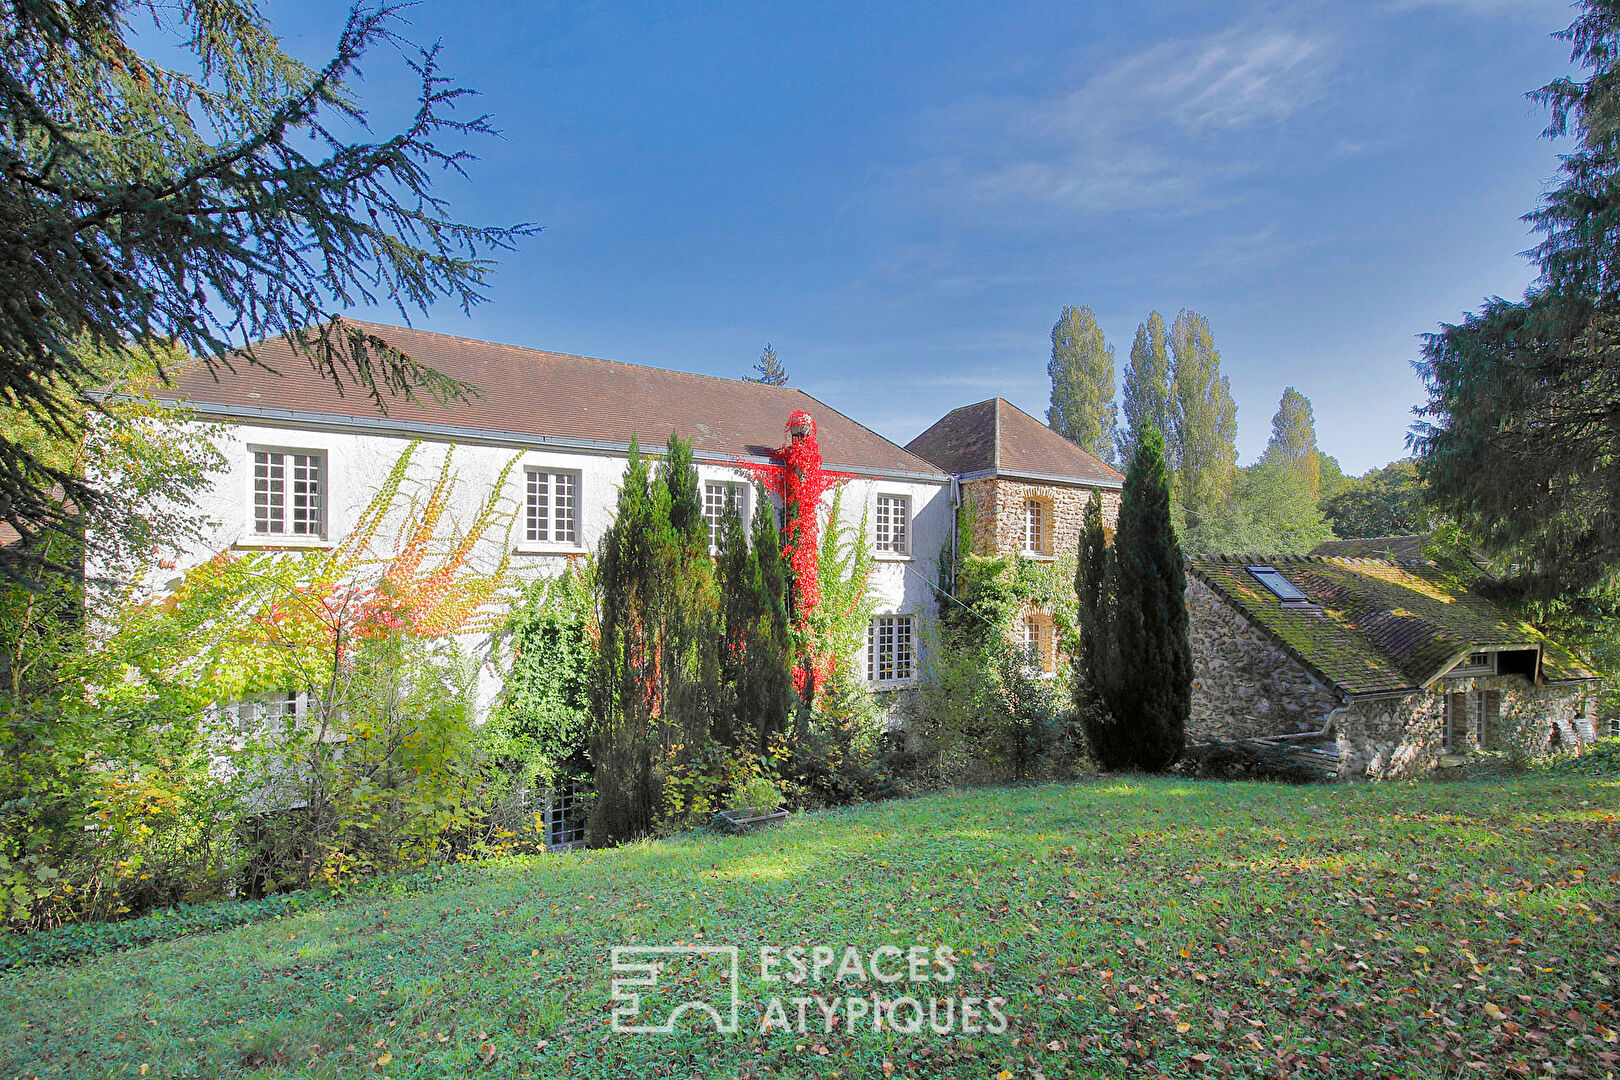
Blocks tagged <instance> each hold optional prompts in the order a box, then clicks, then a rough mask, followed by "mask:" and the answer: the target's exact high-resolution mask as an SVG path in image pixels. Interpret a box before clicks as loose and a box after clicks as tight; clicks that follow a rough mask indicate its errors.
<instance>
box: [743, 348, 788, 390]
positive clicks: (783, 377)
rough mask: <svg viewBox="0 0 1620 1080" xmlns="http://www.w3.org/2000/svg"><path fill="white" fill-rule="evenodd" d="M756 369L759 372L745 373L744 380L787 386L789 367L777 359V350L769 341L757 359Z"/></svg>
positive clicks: (767, 384)
mask: <svg viewBox="0 0 1620 1080" xmlns="http://www.w3.org/2000/svg"><path fill="white" fill-rule="evenodd" d="M754 370H755V371H757V372H758V373H759V374H757V375H744V376H743V381H744V382H757V383H764V384H765V385H766V386H786V385H787V383H788V373H787V368H786V367H784V366H783V364H782V361H781V360H779V359H777V357H776V350H775V349H774V348H773V347H772V346H771V345H770V343H769V342H767V343H766V344H765V349H764V351H763V352H761V353H760V354H759V359H758V360H757V361H755V363H754Z"/></svg>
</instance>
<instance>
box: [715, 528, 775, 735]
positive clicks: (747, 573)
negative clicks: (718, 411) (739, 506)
mask: <svg viewBox="0 0 1620 1080" xmlns="http://www.w3.org/2000/svg"><path fill="white" fill-rule="evenodd" d="M719 547H720V551H719V554H718V555H717V556H716V557H715V570H716V572H717V574H718V576H719V579H720V685H721V688H722V694H723V695H724V701H723V704H722V707H721V710H720V716H719V717H718V718H717V722H716V726H715V732H714V735H715V738H716V739H718V740H719V741H720V742H721V743H723V744H725V745H727V746H735V745H736V744H737V742H738V740H739V738H740V737H741V735H742V732H743V729H744V727H745V725H746V724H747V721H748V713H747V711H746V708H745V706H744V705H743V704H742V698H743V684H744V682H745V678H746V677H745V674H744V669H745V662H746V658H747V655H748V650H749V645H750V644H751V642H750V640H749V639H750V636H751V634H752V631H753V628H754V627H755V626H756V625H757V624H758V623H759V620H760V619H761V618H762V617H763V616H764V614H765V611H764V606H763V605H762V604H761V603H760V588H759V556H758V554H757V553H756V552H755V551H754V550H752V549H751V548H750V547H749V546H748V536H747V534H746V533H744V532H743V524H742V516H741V515H740V514H738V513H737V510H736V507H734V506H728V507H726V512H725V515H724V516H723V517H722V518H721V519H720V536H719Z"/></svg>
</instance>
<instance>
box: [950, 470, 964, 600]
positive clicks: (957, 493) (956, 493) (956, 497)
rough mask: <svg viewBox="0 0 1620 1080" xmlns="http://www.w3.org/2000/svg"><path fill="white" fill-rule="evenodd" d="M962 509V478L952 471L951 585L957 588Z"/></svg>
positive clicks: (960, 555) (960, 556)
mask: <svg viewBox="0 0 1620 1080" xmlns="http://www.w3.org/2000/svg"><path fill="white" fill-rule="evenodd" d="M961 509H962V480H961V478H960V477H958V476H957V475H956V474H955V473H952V474H951V578H952V580H951V587H952V588H955V586H956V580H955V578H956V564H957V562H958V561H960V560H961V558H962V553H961V550H960V548H961V544H962V537H961V535H960V533H961V530H960V529H959V528H958V526H960V525H961V523H962V515H961V513H960V511H961Z"/></svg>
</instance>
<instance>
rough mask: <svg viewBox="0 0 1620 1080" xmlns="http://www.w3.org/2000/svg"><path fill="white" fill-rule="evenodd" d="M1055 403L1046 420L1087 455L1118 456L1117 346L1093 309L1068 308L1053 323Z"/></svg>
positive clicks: (1050, 367) (1050, 366) (1048, 367)
mask: <svg viewBox="0 0 1620 1080" xmlns="http://www.w3.org/2000/svg"><path fill="white" fill-rule="evenodd" d="M1046 373H1047V375H1049V376H1050V377H1051V379H1052V403H1051V405H1050V407H1049V408H1047V410H1046V422H1047V424H1048V425H1050V426H1051V428H1052V430H1053V431H1055V432H1057V433H1058V434H1060V435H1062V436H1063V437H1064V438H1065V439H1068V440H1069V441H1070V442H1072V443H1074V444H1075V445H1076V446H1078V447H1080V449H1082V450H1085V451H1086V452H1087V453H1090V454H1094V455H1096V456H1097V457H1099V458H1101V459H1102V460H1104V461H1113V460H1114V429H1115V427H1116V426H1117V424H1118V418H1119V408H1118V406H1116V405H1115V404H1114V347H1113V346H1112V345H1110V344H1108V342H1107V341H1106V340H1104V338H1103V332H1102V327H1100V326H1098V325H1097V316H1096V314H1095V313H1094V312H1093V311H1092V310H1091V309H1090V308H1088V307H1078V308H1077V307H1065V308H1064V309H1063V314H1062V315H1060V316H1059V317H1058V321H1057V323H1056V325H1054V326H1053V327H1052V359H1051V361H1050V362H1049V363H1048V364H1047V365H1046Z"/></svg>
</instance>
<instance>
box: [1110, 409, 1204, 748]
mask: <svg viewBox="0 0 1620 1080" xmlns="http://www.w3.org/2000/svg"><path fill="white" fill-rule="evenodd" d="M1186 588H1187V582H1186V565H1185V563H1184V562H1183V560H1182V556H1181V548H1180V547H1179V546H1178V545H1177V543H1176V535H1175V527H1174V522H1173V520H1172V517H1171V509H1170V479H1169V475H1168V473H1167V472H1166V469H1165V462H1164V442H1163V437H1162V436H1161V435H1160V434H1159V431H1158V429H1157V428H1154V427H1148V428H1146V429H1145V430H1144V431H1143V432H1142V433H1141V436H1140V437H1139V439H1138V441H1137V444H1136V455H1135V456H1134V457H1133V458H1132V459H1131V464H1130V469H1129V471H1128V472H1127V473H1126V474H1125V490H1124V494H1123V496H1122V500H1121V503H1120V510H1119V528H1118V531H1117V532H1116V533H1115V534H1114V546H1113V548H1112V550H1111V551H1110V553H1109V556H1108V569H1107V571H1106V573H1105V574H1104V579H1103V595H1104V597H1105V599H1104V601H1103V603H1105V604H1106V605H1107V609H1108V618H1107V628H1108V632H1107V637H1106V640H1105V642H1104V646H1103V652H1102V656H1103V662H1102V671H1101V683H1102V696H1103V701H1104V703H1105V704H1106V705H1107V708H1108V714H1109V718H1108V721H1107V723H1108V725H1110V727H1111V728H1112V730H1109V731H1107V732H1106V733H1105V734H1104V742H1103V745H1104V746H1105V747H1108V748H1110V749H1109V750H1108V751H1107V752H1108V753H1109V755H1110V757H1109V758H1102V759H1101V760H1102V761H1103V764H1105V765H1108V766H1110V767H1113V768H1119V767H1121V766H1123V765H1126V764H1129V765H1131V766H1134V767H1136V768H1139V769H1144V770H1147V771H1149V772H1157V771H1160V770H1162V769H1165V768H1167V767H1169V766H1170V765H1171V764H1172V763H1174V762H1175V760H1176V759H1177V758H1179V757H1180V756H1181V751H1182V748H1183V746H1184V745H1185V743H1186V732H1187V717H1188V713H1189V711H1190V709H1191V704H1192V648H1191V646H1190V645H1189V643H1188V640H1187V606H1186V601H1185V594H1186ZM1110 758H1111V760H1110Z"/></svg>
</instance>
